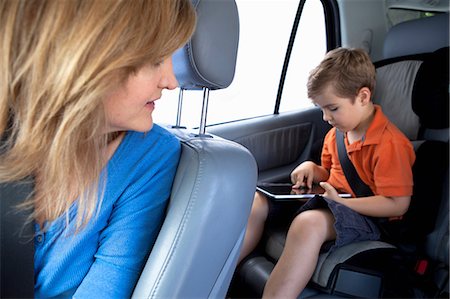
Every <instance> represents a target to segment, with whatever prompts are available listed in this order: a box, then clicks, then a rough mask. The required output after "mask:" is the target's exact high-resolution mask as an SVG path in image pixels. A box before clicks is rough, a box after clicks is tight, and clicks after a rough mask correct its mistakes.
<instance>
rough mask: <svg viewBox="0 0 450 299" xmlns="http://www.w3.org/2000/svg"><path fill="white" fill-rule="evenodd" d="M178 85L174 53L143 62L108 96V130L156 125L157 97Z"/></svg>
mask: <svg viewBox="0 0 450 299" xmlns="http://www.w3.org/2000/svg"><path fill="white" fill-rule="evenodd" d="M177 86H178V82H177V80H176V78H175V75H174V73H173V68H172V57H169V58H167V59H165V60H164V61H162V62H161V63H158V64H147V65H145V66H143V67H142V68H141V69H139V70H138V72H137V73H135V74H131V75H130V77H129V78H128V80H127V81H125V83H124V84H123V85H122V86H119V87H118V88H117V89H116V90H115V91H113V92H112V93H111V94H110V95H109V96H107V97H106V98H105V100H104V102H103V103H104V107H105V111H106V117H107V128H106V132H107V133H109V132H116V131H128V130H131V131H138V132H147V131H149V130H150V129H151V128H152V127H153V118H152V113H153V110H154V109H155V101H156V100H158V99H159V98H160V97H161V95H162V90H163V89H174V88H176V87H177Z"/></svg>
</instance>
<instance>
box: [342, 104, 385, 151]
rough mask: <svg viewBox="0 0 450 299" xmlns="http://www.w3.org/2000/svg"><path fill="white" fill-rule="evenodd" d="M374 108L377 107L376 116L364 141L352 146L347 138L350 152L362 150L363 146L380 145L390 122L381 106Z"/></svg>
mask: <svg viewBox="0 0 450 299" xmlns="http://www.w3.org/2000/svg"><path fill="white" fill-rule="evenodd" d="M374 107H375V115H374V117H373V120H372V122H371V123H370V125H369V128H368V129H367V131H366V134H364V137H363V139H361V140H358V141H357V142H354V143H352V144H348V141H347V138H346V144H347V151H348V152H352V151H356V150H360V149H361V147H362V146H363V145H370V144H379V143H380V141H381V136H382V134H383V132H384V130H385V128H386V126H387V125H388V123H389V120H388V119H387V117H386V116H385V115H384V113H383V111H382V110H381V107H380V106H379V105H374Z"/></svg>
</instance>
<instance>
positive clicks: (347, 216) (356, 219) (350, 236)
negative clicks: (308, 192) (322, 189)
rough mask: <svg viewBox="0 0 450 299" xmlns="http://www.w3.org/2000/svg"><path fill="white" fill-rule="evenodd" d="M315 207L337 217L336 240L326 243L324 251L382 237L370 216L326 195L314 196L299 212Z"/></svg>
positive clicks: (335, 225)
mask: <svg viewBox="0 0 450 299" xmlns="http://www.w3.org/2000/svg"><path fill="white" fill-rule="evenodd" d="M314 209H329V210H330V211H331V213H332V214H333V216H334V219H335V223H334V228H335V230H336V240H335V241H334V242H331V243H326V244H324V246H323V247H322V250H323V251H333V250H335V249H336V248H339V247H342V246H344V245H347V244H349V243H354V242H358V241H367V240H379V239H380V230H379V229H378V226H377V225H376V224H375V222H374V221H373V220H372V219H371V218H370V217H367V216H363V215H361V214H359V213H357V212H355V211H353V210H352V209H350V208H348V207H346V206H344V205H342V204H340V203H337V202H335V201H333V200H331V199H328V198H326V197H322V196H319V195H316V196H314V197H313V198H311V199H310V200H308V201H307V202H306V203H305V204H304V205H302V206H301V207H300V209H299V210H298V211H297V214H300V213H301V212H303V211H306V210H314Z"/></svg>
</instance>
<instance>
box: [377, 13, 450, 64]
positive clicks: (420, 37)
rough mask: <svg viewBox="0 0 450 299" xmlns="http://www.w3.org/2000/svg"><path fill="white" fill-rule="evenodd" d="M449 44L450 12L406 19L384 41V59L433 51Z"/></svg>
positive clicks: (391, 30)
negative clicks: (410, 19)
mask: <svg viewBox="0 0 450 299" xmlns="http://www.w3.org/2000/svg"><path fill="white" fill-rule="evenodd" d="M448 45H449V14H448V13H444V14H438V15H434V16H432V17H426V18H421V19H416V20H412V21H406V22H403V23H399V24H397V25H395V26H393V27H392V28H391V29H390V30H389V32H388V34H387V35H386V39H385V41H384V48H383V56H384V59H386V58H392V57H398V56H405V55H410V54H418V53H427V52H433V51H435V50H437V49H440V48H442V47H447V46H448Z"/></svg>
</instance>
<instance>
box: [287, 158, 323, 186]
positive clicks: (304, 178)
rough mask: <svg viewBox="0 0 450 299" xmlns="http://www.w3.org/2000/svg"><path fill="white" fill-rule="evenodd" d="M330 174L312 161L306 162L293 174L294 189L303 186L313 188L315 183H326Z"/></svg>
mask: <svg viewBox="0 0 450 299" xmlns="http://www.w3.org/2000/svg"><path fill="white" fill-rule="evenodd" d="M329 176H330V173H329V172H328V170H327V169H326V168H324V167H322V166H320V165H317V164H316V163H314V162H312V161H305V162H303V163H301V164H300V165H299V166H297V167H296V168H295V169H294V170H293V171H292V173H291V182H292V184H293V186H292V187H293V188H299V187H301V186H304V187H307V188H310V189H311V188H312V184H313V183H318V182H321V181H326V180H327V179H328V177H329Z"/></svg>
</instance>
